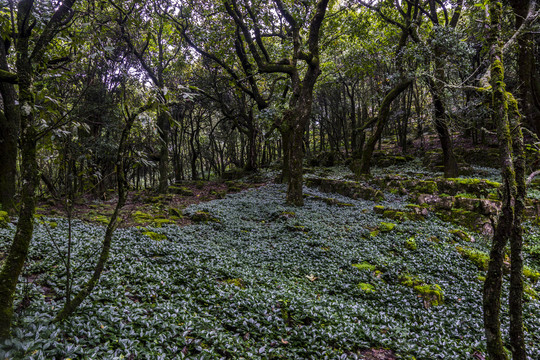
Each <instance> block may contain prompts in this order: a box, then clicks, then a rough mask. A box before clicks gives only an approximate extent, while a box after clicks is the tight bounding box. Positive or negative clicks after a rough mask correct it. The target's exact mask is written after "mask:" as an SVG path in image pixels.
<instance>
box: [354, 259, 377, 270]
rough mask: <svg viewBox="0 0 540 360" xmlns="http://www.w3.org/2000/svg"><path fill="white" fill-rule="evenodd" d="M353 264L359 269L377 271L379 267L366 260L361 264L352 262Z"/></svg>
mask: <svg viewBox="0 0 540 360" xmlns="http://www.w3.org/2000/svg"><path fill="white" fill-rule="evenodd" d="M352 266H353V267H355V268H357V269H358V270H367V271H375V270H376V269H377V265H372V264H370V263H368V262H365V261H364V262H362V263H360V264H352Z"/></svg>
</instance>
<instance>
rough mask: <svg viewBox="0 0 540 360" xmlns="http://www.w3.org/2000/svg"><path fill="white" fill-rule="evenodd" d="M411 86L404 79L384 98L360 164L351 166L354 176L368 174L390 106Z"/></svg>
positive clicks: (410, 81) (407, 80)
mask: <svg viewBox="0 0 540 360" xmlns="http://www.w3.org/2000/svg"><path fill="white" fill-rule="evenodd" d="M411 84H412V79H406V80H404V81H402V82H400V83H399V84H397V85H396V86H395V87H394V88H393V89H392V90H390V92H389V93H388V94H386V96H385V97H384V99H383V101H382V103H381V106H380V108H379V114H378V115H377V123H376V124H375V130H374V131H373V134H371V136H370V137H369V139H367V140H366V143H365V145H364V149H363V151H362V157H361V159H360V164H359V165H356V166H353V170H354V172H355V175H356V176H358V177H359V176H362V175H367V174H369V172H370V170H371V158H372V156H373V151H374V150H375V145H376V144H377V141H378V140H379V139H380V137H381V135H382V132H383V129H384V127H385V126H386V123H387V122H388V117H389V116H390V105H392V102H393V101H394V100H395V99H396V98H397V97H398V96H399V94H401V93H402V92H403V91H405V90H406V89H407V88H408V87H409V86H410V85H411Z"/></svg>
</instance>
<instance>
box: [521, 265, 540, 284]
mask: <svg viewBox="0 0 540 360" xmlns="http://www.w3.org/2000/svg"><path fill="white" fill-rule="evenodd" d="M523 276H525V277H526V278H527V279H529V280H531V281H532V282H536V281H538V279H540V272H538V271H536V270H535V269H532V268H530V267H528V266H524V267H523Z"/></svg>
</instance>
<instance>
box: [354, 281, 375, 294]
mask: <svg viewBox="0 0 540 360" xmlns="http://www.w3.org/2000/svg"><path fill="white" fill-rule="evenodd" d="M358 287H359V288H360V289H361V290H362V291H363V292H365V293H367V294H369V293H373V292H375V286H373V285H371V284H368V283H359V284H358Z"/></svg>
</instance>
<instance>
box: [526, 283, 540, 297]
mask: <svg viewBox="0 0 540 360" xmlns="http://www.w3.org/2000/svg"><path fill="white" fill-rule="evenodd" d="M523 293H524V294H525V297H526V298H529V300H539V299H540V295H538V292H537V291H536V290H534V289H533V288H532V287H531V286H530V285H529V284H526V285H525V287H524V288H523Z"/></svg>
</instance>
